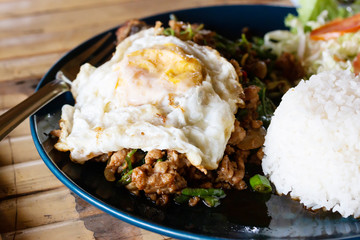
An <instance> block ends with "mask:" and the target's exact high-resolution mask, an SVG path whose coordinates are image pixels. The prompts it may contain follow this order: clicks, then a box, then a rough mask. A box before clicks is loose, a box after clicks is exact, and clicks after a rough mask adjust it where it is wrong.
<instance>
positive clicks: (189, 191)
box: [181, 188, 226, 198]
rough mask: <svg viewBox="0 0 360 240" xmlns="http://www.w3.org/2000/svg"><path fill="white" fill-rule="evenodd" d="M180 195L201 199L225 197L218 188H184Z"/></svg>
mask: <svg viewBox="0 0 360 240" xmlns="http://www.w3.org/2000/svg"><path fill="white" fill-rule="evenodd" d="M181 193H182V194H183V195H187V196H191V197H201V198H204V197H209V196H212V197H218V198H224V197H225V196H226V194H225V192H224V191H223V190H222V189H218V188H208V189H206V188H184V189H183V190H182V191H181Z"/></svg>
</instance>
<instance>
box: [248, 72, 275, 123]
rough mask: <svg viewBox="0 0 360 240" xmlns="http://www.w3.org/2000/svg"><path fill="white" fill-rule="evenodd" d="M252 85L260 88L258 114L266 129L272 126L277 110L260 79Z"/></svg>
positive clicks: (256, 79) (255, 80)
mask: <svg viewBox="0 0 360 240" xmlns="http://www.w3.org/2000/svg"><path fill="white" fill-rule="evenodd" d="M251 84H253V85H256V86H258V87H260V88H261V89H260V91H259V99H260V105H259V106H258V108H257V112H258V114H259V118H260V120H261V121H262V122H263V125H264V127H265V128H267V127H268V126H269V124H270V120H271V117H272V116H273V115H274V111H275V109H276V106H275V104H274V103H273V102H272V101H271V100H270V98H268V97H267V96H266V86H265V84H264V83H263V82H261V81H260V79H258V78H255V79H254V81H252V82H251Z"/></svg>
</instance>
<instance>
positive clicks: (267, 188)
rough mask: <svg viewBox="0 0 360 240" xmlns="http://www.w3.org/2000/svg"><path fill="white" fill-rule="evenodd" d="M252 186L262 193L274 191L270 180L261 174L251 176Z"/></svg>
mask: <svg viewBox="0 0 360 240" xmlns="http://www.w3.org/2000/svg"><path fill="white" fill-rule="evenodd" d="M250 186H251V188H252V189H254V190H255V191H256V192H260V193H270V192H271V191H272V187H271V185H270V182H269V180H268V179H267V178H266V177H264V176H262V175H260V174H256V175H254V176H253V177H251V178H250Z"/></svg>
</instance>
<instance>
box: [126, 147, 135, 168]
mask: <svg viewBox="0 0 360 240" xmlns="http://www.w3.org/2000/svg"><path fill="white" fill-rule="evenodd" d="M136 151H137V149H133V150H131V151H130V152H129V153H128V154H127V155H126V157H125V161H126V162H127V165H128V167H127V169H128V170H132V169H133V168H132V164H131V157H132V156H133V155H134V154H135V153H136Z"/></svg>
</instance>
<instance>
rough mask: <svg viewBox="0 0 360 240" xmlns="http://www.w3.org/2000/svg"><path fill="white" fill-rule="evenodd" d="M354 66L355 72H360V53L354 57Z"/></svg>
mask: <svg viewBox="0 0 360 240" xmlns="http://www.w3.org/2000/svg"><path fill="white" fill-rule="evenodd" d="M353 67H354V73H355V74H360V53H359V54H358V55H357V56H356V58H355V59H354V62H353Z"/></svg>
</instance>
